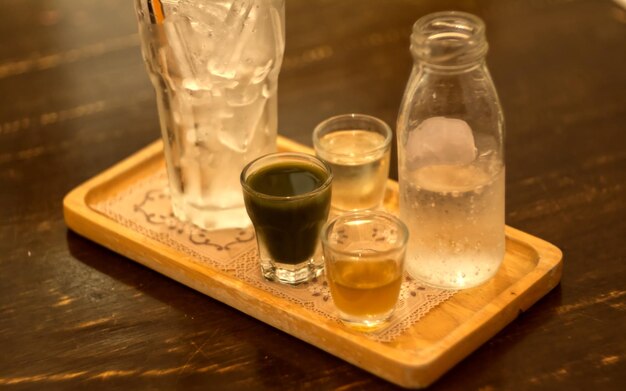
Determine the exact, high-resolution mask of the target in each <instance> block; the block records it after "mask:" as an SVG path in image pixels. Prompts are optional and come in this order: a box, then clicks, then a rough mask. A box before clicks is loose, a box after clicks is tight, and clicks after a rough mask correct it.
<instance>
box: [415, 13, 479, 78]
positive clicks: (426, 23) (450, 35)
mask: <svg viewBox="0 0 626 391" xmlns="http://www.w3.org/2000/svg"><path fill="white" fill-rule="evenodd" d="M488 49H489V45H488V44H487V40H486V37H485V23H484V22H483V20H482V19H481V18H479V17H478V16H476V15H473V14H470V13H467V12H462V11H443V12H435V13H432V14H428V15H425V16H423V17H421V18H420V19H418V20H417V21H416V22H415V24H414V25H413V32H412V34H411V53H412V54H413V56H414V57H415V59H416V60H418V61H420V62H421V63H423V64H425V65H427V66H430V67H433V68H439V69H459V68H467V67H470V66H475V65H476V64H477V63H480V62H482V61H483V59H484V57H485V55H486V54H487V51H488Z"/></svg>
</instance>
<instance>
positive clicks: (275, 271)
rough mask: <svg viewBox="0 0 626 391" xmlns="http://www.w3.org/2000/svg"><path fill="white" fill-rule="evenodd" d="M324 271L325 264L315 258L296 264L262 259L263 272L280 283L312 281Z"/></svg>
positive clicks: (266, 276) (267, 277)
mask: <svg viewBox="0 0 626 391" xmlns="http://www.w3.org/2000/svg"><path fill="white" fill-rule="evenodd" d="M323 271H324V264H323V263H322V262H320V261H318V260H316V259H315V258H311V259H309V260H307V261H305V262H301V263H298V264H296V265H290V264H287V263H279V262H272V261H267V260H265V261H264V260H261V274H263V277H265V278H266V279H268V280H270V281H274V282H278V283H280V284H287V285H298V284H302V283H304V282H308V281H311V280H312V279H314V278H315V277H318V276H319V275H321V274H322V272H323Z"/></svg>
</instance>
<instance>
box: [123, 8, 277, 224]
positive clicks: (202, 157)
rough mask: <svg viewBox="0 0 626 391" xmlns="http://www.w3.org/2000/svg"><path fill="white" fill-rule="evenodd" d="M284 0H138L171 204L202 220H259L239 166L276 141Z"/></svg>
mask: <svg viewBox="0 0 626 391" xmlns="http://www.w3.org/2000/svg"><path fill="white" fill-rule="evenodd" d="M284 6H285V5H284V0H223V1H218V0H203V1H200V0H135V8H136V12H137V19H138V22H139V32H140V36H141V46H142V52H143V57H144V60H145V62H146V66H147V69H148V73H149V75H150V79H151V80H152V83H153V85H154V88H155V90H156V95H157V106H158V111H159V118H160V123H161V133H162V136H163V144H164V152H165V160H166V166H167V173H168V177H169V183H170V193H171V199H172V210H173V213H174V215H175V216H176V217H178V218H179V219H181V220H187V221H191V222H192V223H194V224H196V225H198V226H200V227H203V228H211V229H218V228H229V227H242V226H246V225H249V224H250V221H249V219H248V217H247V215H246V211H245V208H244V204H243V196H242V194H241V188H240V186H239V173H240V172H241V169H242V168H243V166H244V165H245V164H246V163H248V162H249V161H251V160H253V159H254V158H256V157H258V156H261V155H264V154H266V153H270V152H273V151H275V149H276V128H277V113H276V89H277V80H278V73H279V71H280V65H281V62H282V58H283V51H284V44H285V41H284V34H285V30H284Z"/></svg>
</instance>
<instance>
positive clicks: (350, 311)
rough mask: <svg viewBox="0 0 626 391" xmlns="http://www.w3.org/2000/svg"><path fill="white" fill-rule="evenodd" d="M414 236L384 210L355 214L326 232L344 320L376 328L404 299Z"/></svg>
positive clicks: (330, 273)
mask: <svg viewBox="0 0 626 391" xmlns="http://www.w3.org/2000/svg"><path fill="white" fill-rule="evenodd" d="M408 236H409V232H408V230H407V227H406V226H405V225H404V223H403V222H402V221H400V220H399V219H398V218H397V217H395V216H393V215H390V214H388V213H385V212H382V211H359V212H349V213H345V214H342V215H339V216H338V217H336V218H334V219H332V220H331V221H329V222H328V223H327V224H326V225H325V226H324V228H323V230H322V248H323V251H324V260H325V264H326V279H327V280H328V284H329V286H330V293H331V296H332V298H333V301H334V303H335V306H336V307H337V311H338V313H339V318H340V319H341V320H342V321H343V322H344V323H345V324H347V325H350V326H352V327H355V328H359V329H367V330H371V329H375V328H378V327H380V326H382V325H384V324H385V323H386V322H387V320H388V319H389V318H390V317H391V314H392V313H393V310H394V308H395V306H396V302H397V301H398V295H399V294H400V286H401V285H402V273H403V270H404V255H405V251H406V243H407V240H408Z"/></svg>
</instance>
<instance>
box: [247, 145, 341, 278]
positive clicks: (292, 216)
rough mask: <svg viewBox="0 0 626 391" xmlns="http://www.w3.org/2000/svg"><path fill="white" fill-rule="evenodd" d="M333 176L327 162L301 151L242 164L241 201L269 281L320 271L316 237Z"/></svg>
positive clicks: (321, 262)
mask: <svg viewBox="0 0 626 391" xmlns="http://www.w3.org/2000/svg"><path fill="white" fill-rule="evenodd" d="M332 179H333V175H332V173H331V170H330V167H328V165H327V164H326V163H324V162H323V161H321V160H319V159H318V158H316V157H315V156H311V155H306V154H302V153H271V154H268V155H265V156H262V157H260V158H258V159H256V160H253V161H252V162H250V163H249V164H248V165H247V166H245V167H244V169H243V171H242V172H241V177H240V181H241V186H242V188H243V196H244V202H245V205H246V210H247V212H248V216H249V217H250V220H251V221H252V224H253V226H254V229H255V231H256V237H257V244H258V246H259V256H260V259H261V272H262V274H263V276H264V277H265V278H267V279H268V280H272V281H276V282H279V283H283V284H292V285H296V284H299V283H302V282H306V281H309V280H310V279H312V278H313V277H315V276H318V275H319V274H320V273H321V272H322V270H323V266H324V264H323V260H322V259H321V256H319V251H318V249H319V236H320V232H321V229H322V226H323V225H324V223H325V222H326V220H327V219H328V212H329V210H330V198H331V182H332Z"/></svg>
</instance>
